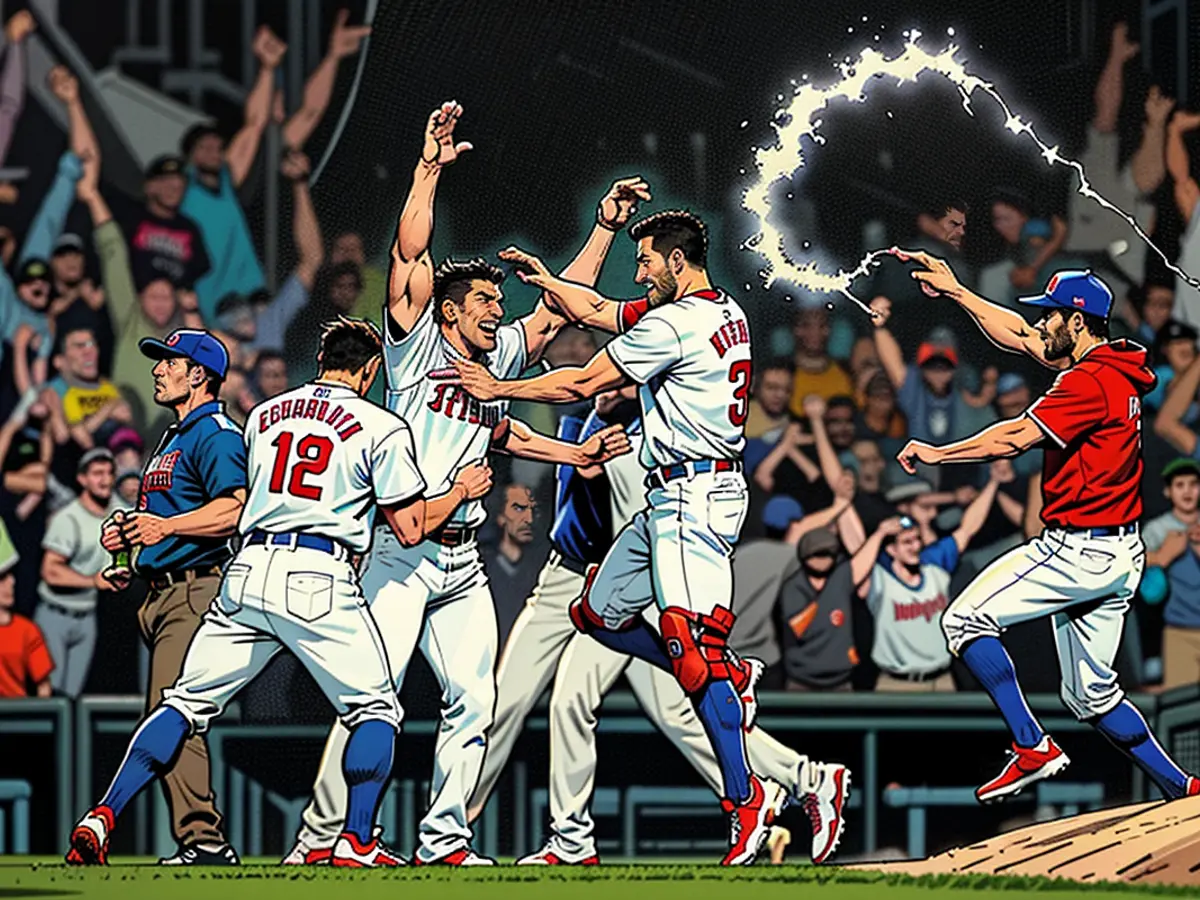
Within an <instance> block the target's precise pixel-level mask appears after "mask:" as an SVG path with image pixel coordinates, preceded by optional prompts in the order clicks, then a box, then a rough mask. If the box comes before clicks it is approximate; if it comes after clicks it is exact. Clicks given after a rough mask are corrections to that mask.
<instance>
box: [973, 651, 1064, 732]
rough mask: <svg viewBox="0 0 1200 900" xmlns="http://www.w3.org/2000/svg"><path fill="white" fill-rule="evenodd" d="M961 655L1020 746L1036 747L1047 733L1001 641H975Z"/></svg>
mask: <svg viewBox="0 0 1200 900" xmlns="http://www.w3.org/2000/svg"><path fill="white" fill-rule="evenodd" d="M960 656H961V658H962V661H963V662H964V663H966V665H967V668H968V669H970V670H971V674H972V675H974V676H975V677H976V678H978V679H979V683H980V684H981V685H983V689H984V690H985V691H987V692H988V696H990V697H991V698H992V702H993V703H995V704H996V708H997V709H998V710H1000V715H1002V716H1004V721H1005V722H1007V723H1008V729H1009V731H1011V732H1012V734H1013V739H1014V740H1015V741H1016V742H1017V745H1018V746H1020V747H1036V746H1037V745H1038V744H1039V743H1040V742H1041V740H1042V738H1043V737H1044V736H1045V734H1046V733H1045V732H1044V731H1043V730H1042V726H1041V725H1039V724H1038V721H1037V719H1035V718H1034V717H1033V713H1032V712H1030V710H1029V704H1028V703H1026V702H1025V695H1024V694H1023V693H1022V692H1021V686H1020V685H1019V684H1018V683H1017V670H1016V668H1014V667H1013V661H1012V658H1011V657H1010V656H1009V655H1008V651H1007V650H1005V649H1004V644H1002V643H1001V642H1000V638H997V637H990V636H989V637H981V638H976V639H975V640H973V641H971V643H969V644H967V646H966V647H965V648H964V649H963V651H962V653H961V654H960Z"/></svg>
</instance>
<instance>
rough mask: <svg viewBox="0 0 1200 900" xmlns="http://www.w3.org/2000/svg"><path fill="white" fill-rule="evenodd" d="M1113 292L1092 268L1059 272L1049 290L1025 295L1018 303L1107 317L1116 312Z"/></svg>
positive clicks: (1048, 286)
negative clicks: (1030, 295)
mask: <svg viewBox="0 0 1200 900" xmlns="http://www.w3.org/2000/svg"><path fill="white" fill-rule="evenodd" d="M1112 301H1113V297H1112V291H1110V290H1109V289H1108V285H1106V284H1105V283H1104V282H1103V281H1101V280H1100V279H1099V278H1097V277H1096V276H1095V275H1093V274H1092V273H1091V270H1090V269H1089V270H1087V271H1083V272H1080V271H1078V270H1064V271H1062V272H1055V273H1054V276H1053V277H1052V278H1051V279H1050V283H1049V284H1047V285H1046V291H1045V293H1043V294H1039V295H1038V296H1036V297H1021V298H1020V299H1019V300H1018V301H1017V302H1018V303H1024V304H1026V305H1028V306H1046V307H1050V308H1051V309H1069V310H1079V312H1081V313H1087V314H1088V315H1089V316H1099V317H1100V318H1101V319H1107V318H1108V314H1109V313H1110V312H1111V311H1112Z"/></svg>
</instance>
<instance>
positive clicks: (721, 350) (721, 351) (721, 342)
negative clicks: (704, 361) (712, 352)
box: [708, 330, 729, 359]
mask: <svg viewBox="0 0 1200 900" xmlns="http://www.w3.org/2000/svg"><path fill="white" fill-rule="evenodd" d="M708 340H709V342H710V343H712V345H713V346H714V347H716V349H717V356H719V357H721V358H722V359H724V358H725V354H726V353H728V352H729V345H728V344H726V343H725V337H724V335H722V334H721V332H720V331H719V330H718V331H714V332H713V336H712V337H710V338H709V339H708Z"/></svg>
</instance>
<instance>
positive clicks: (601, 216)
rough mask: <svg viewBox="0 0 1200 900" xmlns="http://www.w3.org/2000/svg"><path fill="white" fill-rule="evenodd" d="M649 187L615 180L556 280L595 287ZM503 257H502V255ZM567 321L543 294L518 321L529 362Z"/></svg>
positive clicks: (634, 179) (639, 181)
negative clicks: (616, 240) (575, 252)
mask: <svg viewBox="0 0 1200 900" xmlns="http://www.w3.org/2000/svg"><path fill="white" fill-rule="evenodd" d="M650 199H651V197H650V186H649V185H648V184H647V183H646V182H645V180H644V179H642V178H641V177H640V176H634V177H632V178H622V179H619V180H617V181H614V182H613V184H612V186H611V187H610V188H609V189H608V191H607V192H606V193H605V195H604V196H603V197H601V198H600V203H599V204H598V205H597V207H596V224H595V225H594V226H592V232H591V234H589V235H588V239H587V242H586V243H585V244H584V245H583V248H582V249H581V250H580V251H579V254H578V255H577V256H576V257H575V258H574V259H573V260H571V262H570V263H569V264H568V265H567V267H566V268H565V269H563V270H562V272H560V273H559V275H558V277H559V279H560V280H562V281H567V282H572V283H574V284H578V285H582V286H584V287H594V286H595V284H596V279H598V278H599V277H600V270H601V269H602V268H603V267H604V260H605V259H606V258H607V257H608V251H609V250H611V249H612V243H613V239H614V238H615V237H616V236H617V235H618V234H619V233H620V232H621V231H622V230H623V229H624V228H625V226H626V224H628V222H629V220H630V218H632V217H633V215H634V214H635V213H636V212H637V204H638V202H639V201H641V200H650ZM501 256H502V257H503V254H501ZM568 321H569V319H568V317H567V316H566V315H564V314H563V313H562V312H560V311H559V310H558V308H557V306H556V305H555V303H554V301H553V300H552V299H550V298H549V297H547V296H545V295H543V296H542V297H541V298H540V299H539V300H538V303H537V306H535V307H534V309H533V312H531V313H529V315H527V316H524V317H523V318H521V319H520V322H521V325H522V327H523V328H524V329H525V349H526V353H527V354H528V359H529V362H530V363H536V362H537V361H538V360H539V359H541V358H542V353H543V352H544V351H545V349H546V345H547V344H549V343H550V342H551V341H552V340H554V338H555V337H556V336H557V335H558V333H559V331H561V330H562V328H563V326H564V325H566V324H567V322H568Z"/></svg>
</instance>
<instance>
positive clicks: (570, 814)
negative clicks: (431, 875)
mask: <svg viewBox="0 0 1200 900" xmlns="http://www.w3.org/2000/svg"><path fill="white" fill-rule="evenodd" d="M583 583H584V578H583V576H582V575H577V574H575V573H574V572H571V571H570V570H568V569H566V568H565V567H563V565H562V563H561V557H560V556H559V555H558V554H557V553H552V554H551V556H550V559H549V561H548V562H547V563H546V565H545V566H544V567H543V569H542V572H541V575H540V576H539V577H538V582H537V585H536V586H535V587H534V591H533V594H532V595H531V596H530V598H529V600H528V601H527V602H526V605H525V608H524V609H523V610H522V611H521V614H520V615H519V616H518V617H517V621H516V623H515V624H514V626H513V630H512V633H511V634H510V635H509V638H508V642H507V644H506V645H505V647H504V653H503V656H502V657H501V660H500V668H499V672H498V675H497V693H496V698H497V699H496V715H495V719H494V721H493V725H492V732H491V736H490V739H489V741H488V750H487V754H486V756H485V757H484V763H483V773H482V775H481V777H480V779H479V783H478V786H477V787H476V789H475V793H474V795H473V796H472V798H471V804H470V811H469V817H470V818H471V819H472V820H474V819H475V818H476V817H478V816H479V814H480V813H481V812H482V810H483V807H484V804H485V803H486V802H487V799H488V796H489V795H490V793H491V791H492V789H493V788H494V787H495V785H496V781H497V780H498V779H499V776H500V773H501V771H503V769H504V766H505V764H506V763H507V762H508V757H509V755H510V754H511V753H512V749H513V747H514V745H515V744H516V741H517V738H518V737H519V736H520V733H521V729H522V727H523V725H524V723H525V718H526V717H527V716H528V715H529V712H530V710H531V709H532V708H533V705H534V704H535V703H536V702H537V700H538V698H539V697H540V696H541V695H542V692H543V691H544V690H545V689H546V687H547V685H549V683H550V681H551V679H553V680H554V690H553V692H552V694H551V697H550V791H549V793H550V798H549V799H550V828H551V832H552V835H551V838H550V847H551V849H553V850H554V852H555V853H557V854H559V855H560V856H561V857H563V858H564V859H567V860H577V859H581V858H583V857H587V856H591V855H593V854H595V853H596V846H595V840H594V838H593V831H594V823H593V820H592V816H591V811H590V804H591V798H592V792H593V789H594V787H595V774H596V736H595V729H596V711H597V709H598V708H599V706H600V702H601V700H602V699H603V697H604V695H605V694H606V693H607V692H608V691H609V690H610V689H611V688H612V686H613V684H614V683H615V682H616V681H617V679H618V678H620V676H621V673H622V672H624V673H625V674H626V676H627V677H628V679H629V685H630V687H631V688H632V689H633V692H634V695H635V696H636V697H637V698H638V702H639V704H641V706H642V709H643V710H644V711H645V713H646V715H647V717H648V718H649V719H650V720H651V721H652V722H653V723H654V724H655V726H656V727H657V728H658V729H659V730H660V731H661V732H662V733H663V734H664V735H665V736H666V737H667V738H668V739H669V740H670V741H671V743H673V744H674V745H675V746H676V747H677V748H678V749H679V751H680V752H681V753H682V754H683V755H684V757H685V758H686V759H687V761H688V762H689V763H691V765H692V766H693V767H694V768H695V769H696V771H697V772H699V774H700V776H701V777H702V778H703V779H704V780H705V781H706V782H707V783H708V785H709V786H710V787H711V788H712V789H713V791H714V792H715V793H717V794H718V796H719V795H720V792H721V773H720V769H719V767H718V765H717V760H716V757H715V756H714V754H713V751H712V746H711V744H710V743H709V740H708V737H707V735H706V734H705V733H704V728H703V726H702V725H701V724H700V720H699V719H698V718H697V717H696V713H695V710H694V709H693V708H692V704H691V701H690V700H688V698H687V697H686V696H685V695H684V693H683V691H682V690H681V689H680V687H679V685H678V683H677V682H676V681H675V678H674V676H673V675H672V674H671V673H669V672H664V671H663V670H661V669H659V668H657V667H656V666H652V665H650V664H649V663H647V662H645V661H643V660H638V659H630V658H629V657H628V656H625V655H623V654H620V653H616V652H614V651H612V650H609V649H608V648H606V647H604V646H603V645H601V644H600V643H599V642H597V641H595V640H593V639H592V638H590V637H588V636H587V635H583V634H580V633H579V632H577V631H576V630H575V628H574V626H573V625H572V624H571V620H570V618H569V616H568V614H567V607H568V606H569V605H570V603H571V601H572V600H574V599H575V598H576V597H578V596H579V595H580V594H581V593H582V592H583ZM651 614H653V608H651ZM746 750H747V754H748V756H749V759H750V767H751V769H753V770H754V771H755V772H757V773H758V774H760V775H764V776H766V777H768V778H772V779H774V780H776V781H778V782H779V783H780V784H782V785H783V786H784V788H785V789H789V790H790V789H792V788H793V786H794V785H795V784H796V782H797V781H798V780H799V777H800V766H801V765H802V763H804V762H805V757H803V756H801V755H800V754H798V753H796V752H795V751H794V750H792V749H790V748H788V747H785V746H784V745H783V744H781V743H779V742H778V741H776V740H775V739H774V738H772V737H770V736H769V735H768V734H766V733H765V732H763V731H762V729H760V728H755V729H754V730H753V731H752V732H751V733H750V734H749V735H748V736H747V739H746ZM518 802H523V798H518Z"/></svg>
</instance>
